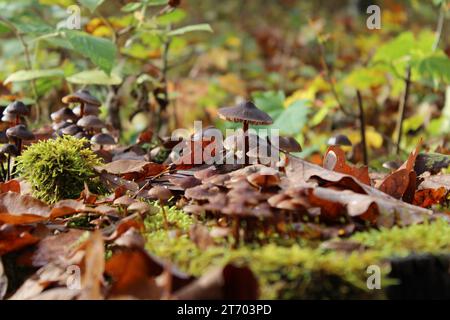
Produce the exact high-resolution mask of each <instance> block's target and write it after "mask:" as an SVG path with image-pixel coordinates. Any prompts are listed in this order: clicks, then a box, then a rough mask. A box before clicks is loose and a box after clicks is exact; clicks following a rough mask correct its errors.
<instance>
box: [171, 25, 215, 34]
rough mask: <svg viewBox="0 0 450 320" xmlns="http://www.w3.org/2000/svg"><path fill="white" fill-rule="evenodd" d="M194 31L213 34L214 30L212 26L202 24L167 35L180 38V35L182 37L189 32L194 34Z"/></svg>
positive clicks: (176, 30)
mask: <svg viewBox="0 0 450 320" xmlns="http://www.w3.org/2000/svg"><path fill="white" fill-rule="evenodd" d="M193 31H207V32H213V30H212V29H211V26H210V25H209V24H208V23H201V24H193V25H190V26H186V27H182V28H179V29H175V30H172V31H170V32H169V33H168V34H167V35H168V36H179V35H182V34H185V33H188V32H193Z"/></svg>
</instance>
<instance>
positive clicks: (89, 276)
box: [78, 230, 105, 300]
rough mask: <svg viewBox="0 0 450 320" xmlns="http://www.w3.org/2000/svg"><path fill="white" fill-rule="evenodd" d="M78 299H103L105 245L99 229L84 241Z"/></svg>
mask: <svg viewBox="0 0 450 320" xmlns="http://www.w3.org/2000/svg"><path fill="white" fill-rule="evenodd" d="M83 247H84V248H85V255H84V264H83V275H82V281H81V286H82V287H81V293H80V296H79V297H78V298H79V299H80V300H100V299H103V294H102V284H103V272H104V270H105V245H104V242H103V236H102V234H101V232H100V231H99V230H96V231H94V232H92V233H91V236H90V237H89V239H88V240H86V242H85V243H83Z"/></svg>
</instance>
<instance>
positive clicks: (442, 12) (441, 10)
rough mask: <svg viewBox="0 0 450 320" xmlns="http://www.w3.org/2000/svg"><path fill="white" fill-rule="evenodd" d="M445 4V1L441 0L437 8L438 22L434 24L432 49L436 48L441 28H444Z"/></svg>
mask: <svg viewBox="0 0 450 320" xmlns="http://www.w3.org/2000/svg"><path fill="white" fill-rule="evenodd" d="M445 5H446V1H442V4H441V6H440V8H439V18H438V23H437V26H436V37H435V39H434V43H433V51H436V49H437V48H438V46H439V41H440V40H441V35H442V30H443V29H444V21H445Z"/></svg>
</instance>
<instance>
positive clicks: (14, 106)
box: [3, 101, 30, 115]
mask: <svg viewBox="0 0 450 320" xmlns="http://www.w3.org/2000/svg"><path fill="white" fill-rule="evenodd" d="M3 113H10V114H13V115H26V114H29V113H30V110H29V109H28V108H27V106H26V105H24V104H23V102H22V101H14V102H12V103H10V104H9V105H8V106H7V107H6V109H5V111H3Z"/></svg>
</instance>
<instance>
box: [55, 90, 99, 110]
mask: <svg viewBox="0 0 450 320" xmlns="http://www.w3.org/2000/svg"><path fill="white" fill-rule="evenodd" d="M62 102H63V103H64V104H70V103H79V104H80V117H83V116H84V108H85V106H86V104H90V105H94V106H98V107H99V106H100V105H101V102H100V101H99V100H98V99H97V98H96V97H94V96H93V95H91V93H90V92H89V91H88V90H86V89H81V90H78V91H76V92H75V93H73V94H69V95H67V96H65V97H63V98H62Z"/></svg>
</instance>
